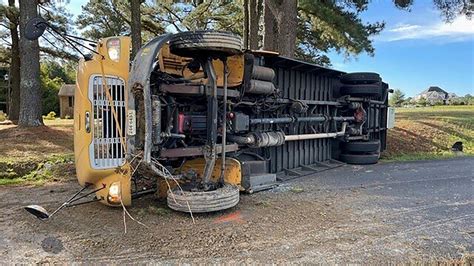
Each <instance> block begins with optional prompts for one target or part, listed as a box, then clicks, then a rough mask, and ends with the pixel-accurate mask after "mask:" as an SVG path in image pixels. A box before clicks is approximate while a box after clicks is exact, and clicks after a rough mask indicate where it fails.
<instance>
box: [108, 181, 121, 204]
mask: <svg viewBox="0 0 474 266" xmlns="http://www.w3.org/2000/svg"><path fill="white" fill-rule="evenodd" d="M107 201H108V202H109V203H110V204H118V203H120V182H114V183H112V184H110V187H109V194H108V195H107Z"/></svg>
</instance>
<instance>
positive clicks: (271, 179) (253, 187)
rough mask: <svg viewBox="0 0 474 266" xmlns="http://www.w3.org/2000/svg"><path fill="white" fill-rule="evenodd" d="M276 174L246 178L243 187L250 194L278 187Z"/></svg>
mask: <svg viewBox="0 0 474 266" xmlns="http://www.w3.org/2000/svg"><path fill="white" fill-rule="evenodd" d="M277 184H278V183H277V180H276V174H257V175H251V176H248V177H246V178H244V180H243V182H242V185H243V187H244V188H245V190H246V191H247V192H249V193H253V192H257V191H261V190H265V189H271V188H273V187H275V186H277Z"/></svg>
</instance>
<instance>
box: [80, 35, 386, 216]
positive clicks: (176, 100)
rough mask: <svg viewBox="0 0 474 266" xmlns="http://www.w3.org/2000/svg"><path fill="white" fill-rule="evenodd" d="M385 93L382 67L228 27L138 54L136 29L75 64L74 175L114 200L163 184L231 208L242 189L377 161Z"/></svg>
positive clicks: (179, 204) (171, 199)
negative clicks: (303, 51) (306, 54)
mask: <svg viewBox="0 0 474 266" xmlns="http://www.w3.org/2000/svg"><path fill="white" fill-rule="evenodd" d="M388 93H389V88H388V85H387V84H386V83H384V82H383V81H382V79H381V78H380V76H379V75H378V74H376V73H368V72H367V73H364V72H360V73H349V74H348V73H343V72H341V71H337V70H333V69H328V68H324V67H321V66H318V65H315V64H311V63H307V62H302V61H299V60H295V59H290V58H286V57H282V56H279V55H278V54H277V53H274V52H267V51H248V50H243V49H242V46H241V40H240V38H239V37H238V36H236V35H234V34H231V33H226V32H217V31H194V32H183V33H178V34H167V35H163V36H159V37H157V38H155V39H153V40H151V41H150V42H149V43H147V44H146V45H145V46H143V47H142V48H141V49H140V50H139V52H138V53H137V55H136V56H135V58H134V59H133V61H132V60H131V59H130V39H129V38H128V37H111V38H106V39H103V40H101V41H99V43H98V44H97V54H95V55H94V56H93V57H92V58H91V59H90V60H82V61H81V62H80V63H79V67H78V72H77V90H76V95H75V105H74V106H75V113H74V119H75V121H74V150H75V160H76V169H77V177H78V180H79V183H80V184H81V185H82V186H86V185H89V186H92V187H94V188H95V189H96V190H97V192H96V194H97V195H96V197H97V198H98V200H100V201H101V202H102V203H104V204H107V205H111V206H120V205H122V204H123V205H130V204H131V203H132V198H134V197H136V196H139V195H142V194H145V193H150V192H157V193H156V194H157V195H159V196H160V197H167V201H168V205H169V207H170V208H172V209H174V210H178V211H185V212H189V211H191V212H210V211H218V210H222V209H227V208H231V207H233V206H235V205H236V204H237V203H238V202H239V193H240V192H243V191H245V192H250V193H251V192H256V191H259V190H264V189H268V188H272V187H274V186H275V185H277V184H278V182H281V181H284V180H287V179H289V178H294V177H298V176H302V175H308V174H312V173H315V172H318V171H321V170H326V169H328V168H332V167H337V166H339V165H341V164H342V163H350V164H372V163H376V162H377V161H378V159H379V155H380V152H381V151H383V150H384V149H385V146H386V132H387V108H388V106H387V98H388V97H387V95H388Z"/></svg>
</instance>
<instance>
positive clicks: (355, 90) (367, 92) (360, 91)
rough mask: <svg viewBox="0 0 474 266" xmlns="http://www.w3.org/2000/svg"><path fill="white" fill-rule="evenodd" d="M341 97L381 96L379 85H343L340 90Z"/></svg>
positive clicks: (380, 86)
mask: <svg viewBox="0 0 474 266" xmlns="http://www.w3.org/2000/svg"><path fill="white" fill-rule="evenodd" d="M340 93H341V95H351V96H379V97H380V96H382V85H381V83H376V84H356V85H344V86H342V87H341V90H340Z"/></svg>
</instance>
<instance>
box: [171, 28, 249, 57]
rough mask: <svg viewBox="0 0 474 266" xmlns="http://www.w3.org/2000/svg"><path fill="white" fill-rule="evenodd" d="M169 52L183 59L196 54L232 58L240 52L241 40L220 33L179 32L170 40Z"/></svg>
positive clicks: (230, 34) (228, 34) (234, 35)
mask: <svg viewBox="0 0 474 266" xmlns="http://www.w3.org/2000/svg"><path fill="white" fill-rule="evenodd" d="M170 51H171V53H173V54H176V55H180V56H185V57H195V56H196V54H197V53H210V54H213V53H215V54H217V55H223V56H232V55H235V54H239V53H241V52H242V39H241V38H240V36H238V35H236V34H233V33H230V32H222V31H187V32H181V33H177V34H175V35H174V36H173V37H172V38H171V40H170Z"/></svg>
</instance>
